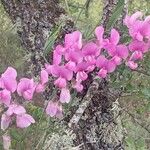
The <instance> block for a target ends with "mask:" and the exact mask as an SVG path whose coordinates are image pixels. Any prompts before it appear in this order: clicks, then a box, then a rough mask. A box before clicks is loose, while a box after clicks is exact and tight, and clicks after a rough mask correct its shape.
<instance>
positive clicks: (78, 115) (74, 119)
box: [68, 77, 101, 128]
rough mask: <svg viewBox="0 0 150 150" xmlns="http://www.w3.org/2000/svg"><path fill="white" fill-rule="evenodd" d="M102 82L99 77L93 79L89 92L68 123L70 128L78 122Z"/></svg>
mask: <svg viewBox="0 0 150 150" xmlns="http://www.w3.org/2000/svg"><path fill="white" fill-rule="evenodd" d="M100 82H101V80H100V79H99V78H97V77H96V78H95V79H94V80H93V82H92V84H91V85H90V87H89V89H88V91H87V94H86V95H85V96H84V98H83V99H82V102H81V104H80V105H79V108H78V109H77V110H76V112H75V114H74V115H73V117H72V118H71V119H70V121H69V123H68V126H69V127H70V128H71V127H73V126H76V125H77V124H78V122H79V120H80V118H81V116H82V115H83V113H84V111H85V109H86V108H87V107H88V106H89V103H90V101H91V99H92V97H93V95H94V94H95V93H96V92H97V90H98V87H99V84H100Z"/></svg>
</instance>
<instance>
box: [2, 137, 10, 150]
mask: <svg viewBox="0 0 150 150" xmlns="http://www.w3.org/2000/svg"><path fill="white" fill-rule="evenodd" d="M2 137H3V148H4V150H9V148H10V146H11V138H10V136H9V135H7V134H5V135H3V136H2Z"/></svg>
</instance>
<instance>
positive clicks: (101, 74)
mask: <svg viewBox="0 0 150 150" xmlns="http://www.w3.org/2000/svg"><path fill="white" fill-rule="evenodd" d="M98 76H100V77H101V78H106V76H107V70H105V69H103V68H102V69H100V71H99V72H98Z"/></svg>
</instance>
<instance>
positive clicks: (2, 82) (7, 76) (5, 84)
mask: <svg viewBox="0 0 150 150" xmlns="http://www.w3.org/2000/svg"><path fill="white" fill-rule="evenodd" d="M16 77H17V72H16V70H15V69H14V68H12V67H8V68H7V70H6V71H5V72H4V73H3V74H2V75H1V78H0V88H2V89H7V90H8V91H10V92H12V93H13V92H15V90H16V88H17V81H16Z"/></svg>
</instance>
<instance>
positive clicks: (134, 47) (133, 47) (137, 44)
mask: <svg viewBox="0 0 150 150" xmlns="http://www.w3.org/2000/svg"><path fill="white" fill-rule="evenodd" d="M149 48H150V45H149V43H145V42H143V41H138V40H132V42H131V43H130V44H129V49H130V51H131V52H134V51H141V52H142V53H146V52H147V51H148V49H149Z"/></svg>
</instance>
